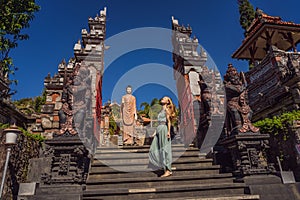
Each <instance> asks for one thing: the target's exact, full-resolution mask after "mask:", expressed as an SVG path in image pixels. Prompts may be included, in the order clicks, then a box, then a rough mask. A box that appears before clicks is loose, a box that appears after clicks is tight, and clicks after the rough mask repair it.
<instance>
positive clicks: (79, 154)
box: [41, 135, 90, 185]
mask: <svg viewBox="0 0 300 200" xmlns="http://www.w3.org/2000/svg"><path fill="white" fill-rule="evenodd" d="M45 143H46V151H45V152H44V155H45V158H46V160H49V159H50V163H49V164H50V166H49V167H50V169H49V171H48V172H45V173H43V174H41V183H42V184H46V185H49V184H50V185H52V184H79V185H80V184H85V182H86V178H87V174H88V169H89V165H90V158H89V151H88V150H87V148H86V147H85V145H84V143H83V142H82V141H81V139H80V138H79V136H78V135H76V136H69V137H68V136H59V137H54V138H53V139H51V140H46V142H45Z"/></svg>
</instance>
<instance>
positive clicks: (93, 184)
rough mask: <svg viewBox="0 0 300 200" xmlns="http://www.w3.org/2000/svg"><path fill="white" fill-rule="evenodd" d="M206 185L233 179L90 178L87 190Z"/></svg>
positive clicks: (176, 177)
mask: <svg viewBox="0 0 300 200" xmlns="http://www.w3.org/2000/svg"><path fill="white" fill-rule="evenodd" d="M208 183H233V177H232V175H231V174H214V175H208V174H204V175H199V176H191V175H183V176H177V175H176V173H174V174H173V175H172V176H170V177H166V178H161V177H157V176H156V177H128V178H119V179H115V178H113V177H112V178H111V179H102V180H99V179H93V178H90V179H89V180H88V182H87V188H88V189H89V190H93V189H98V188H99V187H101V188H112V187H115V188H132V187H134V188H145V187H158V186H165V185H178V184H180V185H182V184H184V185H197V184H208Z"/></svg>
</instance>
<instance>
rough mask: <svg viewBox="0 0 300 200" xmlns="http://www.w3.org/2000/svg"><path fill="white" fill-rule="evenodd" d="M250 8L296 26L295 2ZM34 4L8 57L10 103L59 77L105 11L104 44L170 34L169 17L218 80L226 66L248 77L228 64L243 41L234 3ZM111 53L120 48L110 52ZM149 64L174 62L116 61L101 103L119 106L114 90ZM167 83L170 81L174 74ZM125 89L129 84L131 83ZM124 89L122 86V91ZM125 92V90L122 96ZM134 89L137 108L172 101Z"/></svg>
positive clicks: (160, 57) (155, 53)
mask: <svg viewBox="0 0 300 200" xmlns="http://www.w3.org/2000/svg"><path fill="white" fill-rule="evenodd" d="M250 2H251V3H252V4H253V5H254V7H259V8H261V9H262V10H263V11H265V12H266V13H267V14H269V15H273V16H281V17H282V19H283V20H286V21H293V22H296V23H300V15H299V14H298V13H299V7H300V2H299V0H286V1H284V2H283V1H282V0H272V1H270V0H251V1H250ZM37 4H39V5H40V6H41V10H40V11H39V12H38V13H37V14H36V17H35V19H34V20H33V21H32V22H31V26H30V28H28V29H26V30H25V32H26V33H28V34H29V36H30V39H29V40H27V41H22V42H20V43H19V46H18V48H16V49H14V50H13V51H12V52H11V56H12V57H13V59H14V62H15V65H16V66H18V67H19V70H18V71H17V72H16V75H15V76H14V78H15V79H17V80H18V81H19V83H18V85H17V86H16V87H14V88H15V89H16V90H17V94H16V95H14V96H13V99H20V98H25V97H34V96H37V95H40V94H41V91H42V90H43V80H44V77H45V76H46V75H47V74H48V73H50V74H51V75H54V74H55V73H57V66H58V64H59V63H60V62H61V60H62V59H64V58H65V59H66V60H68V59H69V58H71V57H72V56H73V46H74V44H75V43H76V42H77V40H78V39H80V38H81V29H83V28H87V20H88V17H95V16H96V14H97V13H99V11H100V10H102V9H103V8H104V7H107V9H108V10H107V38H108V39H109V38H110V37H112V36H114V35H116V34H118V33H121V32H123V31H127V30H130V29H134V28H142V27H162V28H167V29H170V28H171V16H175V18H176V19H178V20H179V23H180V24H184V25H187V24H190V25H191V27H192V28H193V34H194V35H196V36H197V38H198V39H199V43H200V44H201V45H202V46H203V47H204V48H205V49H206V50H207V52H208V53H209V55H210V56H211V58H212V59H213V60H214V62H215V64H216V66H217V68H218V69H219V70H220V72H221V74H222V75H223V74H224V73H225V71H226V66H227V64H228V63H230V62H231V63H233V64H234V65H235V66H236V67H237V68H238V70H242V71H247V62H245V61H237V60H233V59H232V58H231V54H232V53H233V52H234V51H235V50H236V49H237V48H238V47H239V46H240V44H241V42H242V40H243V30H242V29H241V27H240V25H239V12H238V5H237V0H226V1H224V0H209V1H207V0H185V1H179V0H172V1H171V0H84V1H83V0H72V1H71V0H63V1H62V0H60V1H59V0H51V1H46V0H37ZM137 37H147V36H145V35H140V36H137ZM170 40H171V38H170ZM167 42H170V41H167ZM112 48H118V47H117V46H111V49H112ZM108 51H110V50H108ZM149 63H154V65H155V66H159V65H164V66H169V67H172V64H173V63H172V56H171V54H170V53H169V52H166V51H161V50H155V49H148V50H137V51H134V52H130V53H128V54H126V55H123V56H121V57H120V58H118V59H117V60H115V62H113V63H112V65H111V66H110V67H109V68H108V69H107V70H106V71H105V73H104V83H103V87H104V89H103V97H104V101H107V100H108V99H111V100H116V101H120V99H119V96H118V95H117V96H116V97H115V96H113V95H112V88H114V87H115V84H116V83H117V82H118V81H119V80H121V79H122V77H123V75H124V74H126V73H127V72H129V71H130V70H132V69H134V68H135V67H139V66H147V65H149ZM154 69H155V67H154ZM156 74H159V72H155V71H154V72H153V74H149V76H156ZM147 75H148V74H147ZM135 78H136V79H139V78H140V77H134V76H133V77H132V78H131V79H132V80H134V79H135ZM166 79H172V74H171V76H170V77H166ZM170 81H172V80H170ZM128 84H131V83H130V81H128ZM123 85H124V84H121V86H120V88H122V87H123ZM125 87H126V86H125V85H124V92H125ZM133 89H134V95H135V96H136V98H137V104H138V105H139V104H140V103H141V102H144V101H148V102H149V101H150V100H151V99H152V98H154V97H157V98H160V97H162V96H164V95H169V96H171V97H173V98H176V97H175V96H174V94H173V91H172V89H170V88H168V87H165V86H162V85H159V84H155V83H150V82H149V84H144V85H143V86H141V87H139V88H133ZM119 93H120V92H119ZM119 95H122V94H121V93H120V94H119ZM112 97H114V98H115V99H112Z"/></svg>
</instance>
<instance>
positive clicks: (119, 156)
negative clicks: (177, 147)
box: [94, 151, 205, 160]
mask: <svg viewBox="0 0 300 200" xmlns="http://www.w3.org/2000/svg"><path fill="white" fill-rule="evenodd" d="M172 156H173V159H174V160H176V159H178V158H179V157H195V158H198V159H204V158H205V157H204V156H203V155H202V154H200V152H199V151H172ZM148 157H149V153H148V152H143V153H141V152H140V153H132V152H127V151H122V152H118V153H101V152H96V154H95V155H94V159H95V160H98V159H101V160H113V159H139V158H141V159H143V158H148Z"/></svg>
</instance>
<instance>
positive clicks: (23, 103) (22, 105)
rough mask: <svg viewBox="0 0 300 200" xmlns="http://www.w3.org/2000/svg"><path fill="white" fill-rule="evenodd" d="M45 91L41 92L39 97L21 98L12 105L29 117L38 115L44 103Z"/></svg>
mask: <svg viewBox="0 0 300 200" xmlns="http://www.w3.org/2000/svg"><path fill="white" fill-rule="evenodd" d="M46 96H47V93H46V90H44V91H43V93H42V95H41V96H37V97H34V98H23V99H20V100H17V101H14V102H13V103H14V105H15V106H16V107H17V108H18V109H19V110H20V111H21V112H23V113H25V114H27V115H31V114H33V113H40V112H41V107H42V105H44V104H45V102H46Z"/></svg>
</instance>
